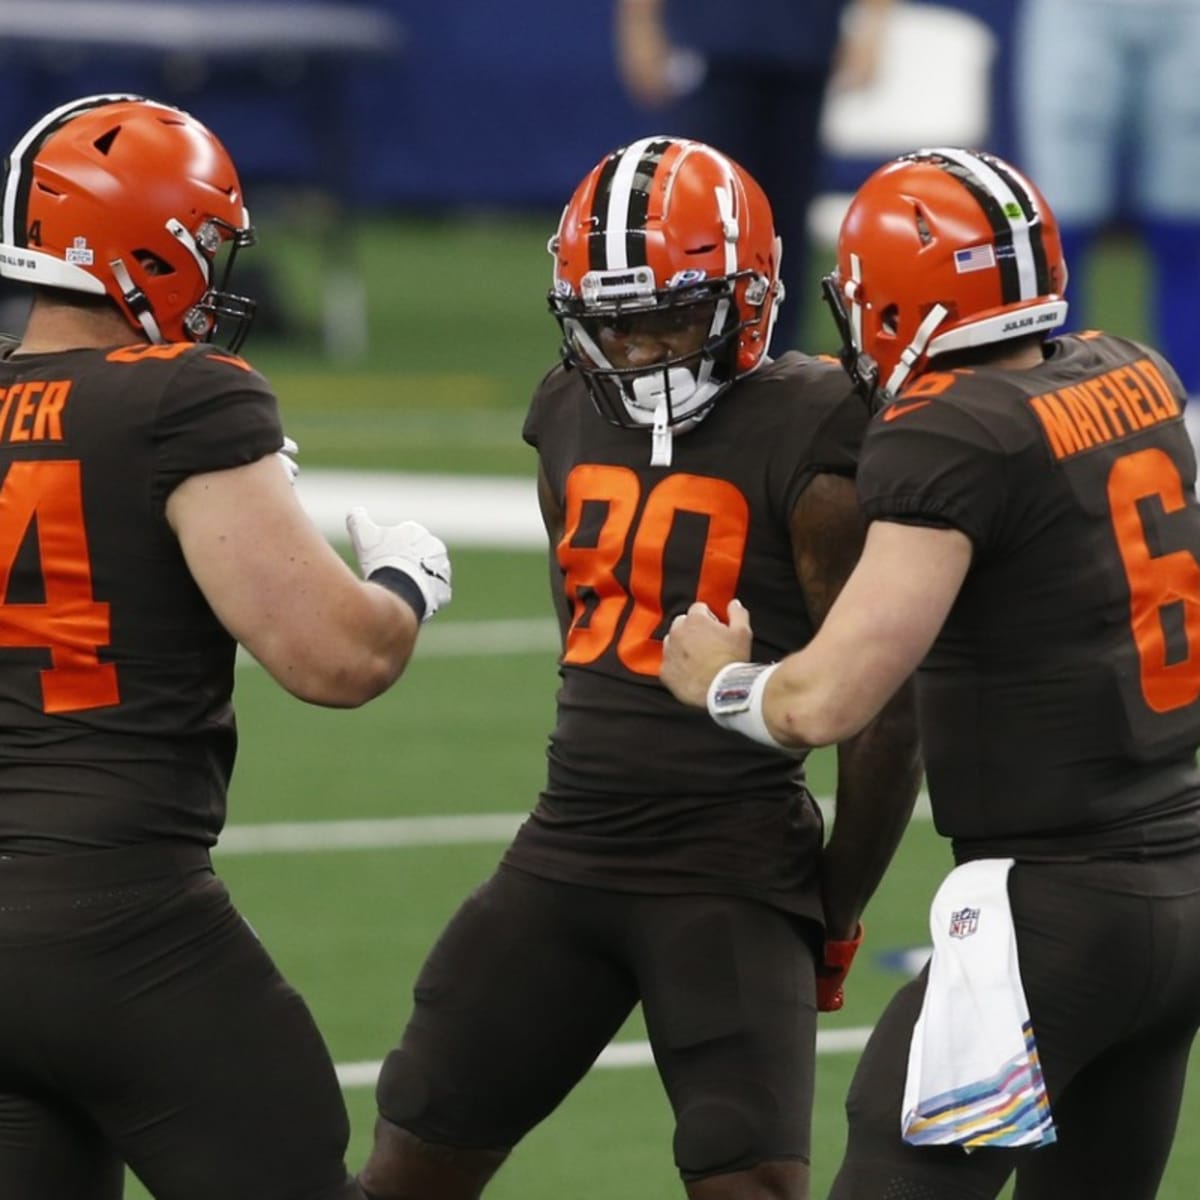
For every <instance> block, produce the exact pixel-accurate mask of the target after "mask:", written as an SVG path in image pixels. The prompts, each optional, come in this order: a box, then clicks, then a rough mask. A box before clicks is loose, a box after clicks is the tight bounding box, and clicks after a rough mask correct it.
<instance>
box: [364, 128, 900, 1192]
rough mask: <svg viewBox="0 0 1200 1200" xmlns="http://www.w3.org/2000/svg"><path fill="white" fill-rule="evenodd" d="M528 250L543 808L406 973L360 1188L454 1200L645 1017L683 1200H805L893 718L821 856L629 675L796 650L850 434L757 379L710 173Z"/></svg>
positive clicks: (683, 161) (805, 399)
mask: <svg viewBox="0 0 1200 1200" xmlns="http://www.w3.org/2000/svg"><path fill="white" fill-rule="evenodd" d="M550 250H551V253H552V255H553V257H554V287H553V290H552V292H551V296H550V304H551V308H552V311H553V313H554V315H555V316H556V317H557V319H558V322H559V324H560V326H561V329H562V332H563V338H564V343H563V344H564V352H563V359H564V360H565V361H562V362H560V363H558V364H557V365H556V366H555V367H554V368H552V369H551V370H550V371H549V372H548V373H547V374H546V376H545V377H544V378H543V379H542V380H541V381H540V383H539V384H538V386H537V388H536V389H535V391H534V395H533V397H532V400H531V402H530V406H529V412H528V415H527V417H526V420H525V426H524V430H523V433H524V437H525V440H526V441H527V442H528V443H529V444H530V445H531V446H533V447H535V448H536V450H537V456H538V499H539V503H540V507H541V511H542V517H543V521H544V524H545V526H546V535H547V544H548V545H547V548H548V550H549V554H550V563H551V571H550V582H551V591H552V596H553V600H554V605H555V610H556V613H557V614H558V617H559V621H560V626H561V629H562V655H561V658H560V663H559V675H560V679H561V687H560V689H559V693H558V698H557V708H556V723H555V727H554V730H553V732H552V734H551V735H550V751H549V755H548V768H547V778H546V783H545V787H544V789H543V791H542V792H541V794H540V796H539V797H538V799H537V803H536V805H535V806H534V810H533V812H532V813H531V815H530V818H529V820H528V821H526V822H525V823H524V824H523V825H522V827H521V829H520V830H519V831H518V833H517V835H516V836H515V838H514V839H513V841H512V843H511V844H510V845H509V846H508V848H507V849H506V851H505V852H504V856H503V858H502V860H501V862H500V863H499V865H498V867H497V869H496V871H495V872H494V873H493V874H492V876H491V877H490V878H489V879H488V880H486V881H485V882H484V883H483V884H482V885H481V886H480V887H479V888H478V889H477V890H476V891H475V892H474V893H473V894H472V895H471V896H470V897H468V898H467V899H466V900H465V901H464V903H463V904H462V905H461V906H460V908H459V910H458V912H457V913H456V914H455V916H454V917H453V918H452V919H451V920H450V922H449V924H448V925H447V927H446V929H445V930H444V932H443V933H442V935H441V936H440V937H439V938H438V941H437V943H436V945H435V946H434V948H433V949H432V951H431V952H430V954H429V956H428V958H427V959H426V961H425V964H424V966H423V967H422V969H421V973H420V975H419V977H418V979H417V982H416V986H415V988H414V993H413V1002H414V1007H413V1012H412V1016H411V1018H410V1019H409V1021H408V1022H407V1024H406V1027H405V1029H404V1032H403V1034H402V1037H401V1041H400V1044H399V1046H398V1047H397V1048H396V1049H394V1050H393V1051H392V1052H391V1053H390V1054H389V1055H388V1056H387V1058H386V1060H385V1062H384V1066H383V1069H382V1071H381V1072H380V1077H379V1084H378V1088H377V1091H376V1096H377V1100H378V1105H379V1120H378V1121H377V1123H376V1129H375V1142H374V1148H373V1150H372V1153H371V1157H370V1159H369V1161H368V1162H367V1164H366V1165H365V1167H364V1169H363V1170H362V1172H361V1174H360V1179H361V1182H362V1184H363V1187H364V1190H365V1191H366V1192H367V1194H368V1195H369V1196H371V1197H373V1198H376V1200H405V1198H408V1197H412V1196H418V1195H419V1196H421V1197H423V1198H424V1200H475V1198H476V1197H478V1196H479V1194H480V1193H481V1192H482V1191H483V1189H484V1187H485V1185H486V1184H487V1182H488V1180H489V1179H490V1178H491V1176H492V1175H493V1174H494V1172H495V1171H496V1169H497V1168H498V1167H499V1165H500V1164H501V1163H502V1162H503V1161H504V1159H505V1157H506V1156H507V1154H508V1153H509V1151H510V1150H511V1149H512V1148H513V1147H514V1146H516V1145H517V1144H518V1143H519V1142H520V1141H521V1139H522V1138H523V1137H524V1136H525V1135H526V1134H527V1133H528V1132H529V1131H530V1130H531V1129H532V1128H533V1127H534V1126H535V1125H537V1124H538V1123H539V1122H540V1121H542V1120H543V1119H544V1118H545V1117H546V1116H547V1115H548V1114H549V1113H550V1112H551V1111H552V1110H553V1109H554V1108H555V1107H556V1106H557V1105H558V1104H559V1103H560V1102H561V1101H562V1100H563V1099H564V1097H566V1095H567V1094H568V1093H569V1092H570V1091H571V1089H572V1088H573V1087H574V1086H575V1085H576V1083H578V1082H579V1080H580V1079H581V1078H582V1077H583V1075H584V1074H585V1073H586V1072H587V1070H588V1069H589V1068H590V1066H591V1064H592V1063H593V1062H594V1061H595V1059H596V1056H597V1055H598V1054H599V1053H600V1052H601V1050H602V1049H603V1048H604V1046H605V1045H606V1044H607V1043H608V1042H609V1040H610V1039H611V1038H612V1037H613V1036H614V1035H615V1034H616V1033H617V1031H618V1030H619V1029H620V1028H621V1026H622V1025H623V1024H624V1022H625V1021H626V1019H627V1018H628V1016H629V1014H630V1012H631V1011H632V1009H633V1007H634V1006H635V1005H636V1004H637V1003H638V1002H639V1001H640V1002H641V1003H642V1006H643V1010H644V1012H645V1016H646V1028H647V1034H648V1036H649V1039H650V1043H651V1045H652V1046H653V1048H654V1059H655V1065H656V1067H657V1069H658V1072H659V1075H660V1077H661V1079H662V1081H663V1085H664V1087H665V1089H666V1091H667V1094H668V1095H669V1097H670V1100H671V1105H672V1108H673V1111H674V1114H675V1132H674V1138H673V1143H672V1148H673V1151H674V1158H675V1164H676V1167H677V1169H678V1171H679V1174H680V1178H681V1181H682V1188H683V1189H684V1190H685V1191H686V1193H687V1195H688V1196H690V1197H692V1198H693V1200H743V1198H744V1197H748V1196H753V1197H756V1198H758V1200H807V1197H808V1195H809V1160H810V1156H811V1154H812V1152H813V1147H812V1144H811V1136H812V1131H811V1115H812V1096H813V1081H814V1071H815V1066H816V1053H815V1040H816V1028H817V1012H818V1011H819V1010H820V1011H832V1010H834V1009H836V1008H839V1007H840V1006H841V1003H842V986H841V985H842V980H843V978H844V977H845V973H846V969H847V968H848V966H849V963H850V959H851V957H852V956H853V954H854V952H855V949H856V947H857V945H858V942H859V940H860V937H859V935H860V930H861V927H860V924H859V916H860V914H861V912H862V910H863V907H864V906H865V904H866V903H867V900H868V899H869V897H870V895H871V893H872V892H873V890H874V888H875V885H876V883H877V882H878V880H879V877H880V875H882V873H883V869H884V867H885V865H886V863H887V860H888V858H889V857H890V855H891V853H892V851H893V850H894V849H895V846H896V844H897V842H898V840H899V836H900V833H901V831H902V829H903V826H904V818H905V817H906V816H907V813H908V811H909V808H911V805H912V803H913V801H914V800H915V797H916V792H917V787H918V783H919V775H920V771H919V765H918V759H919V753H918V751H917V747H916V741H915V737H914V732H913V727H914V721H913V709H912V704H911V697H908V696H901V697H900V698H898V699H897V701H896V702H895V703H894V704H893V705H892V706H890V708H889V709H888V711H887V712H886V713H884V714H883V715H882V716H881V717H880V718H879V719H878V720H877V721H875V722H873V723H872V725H871V728H870V729H869V730H867V731H866V732H865V733H864V735H863V736H862V737H859V738H855V739H853V740H850V741H848V742H847V743H846V744H845V745H843V746H839V748H838V767H837V771H838V782H837V814H836V816H835V819H834V823H833V828H832V831H831V833H830V836H829V838H828V840H826V839H825V838H824V833H823V827H822V820H821V816H820V813H819V811H818V809H817V807H816V805H815V804H814V803H813V800H812V797H811V795H810V794H809V793H808V791H807V790H806V788H805V785H804V782H803V774H802V772H801V770H800V768H799V764H798V763H797V762H796V761H795V760H794V759H792V758H790V757H788V756H785V755H781V754H779V753H778V752H777V750H775V749H772V748H766V747H762V746H754V745H752V744H751V743H749V742H747V741H745V740H744V739H741V738H726V739H724V741H723V742H717V741H715V740H714V739H713V737H712V727H711V724H710V722H709V720H708V718H707V717H706V716H705V714H703V713H694V712H689V711H687V710H686V709H683V708H681V707H680V705H678V704H677V703H675V701H674V700H673V699H672V697H671V696H670V695H669V694H668V693H667V692H666V691H665V690H664V689H663V688H662V687H660V686H659V684H658V680H657V674H658V668H659V663H660V661H661V656H662V645H663V642H662V639H663V634H664V632H665V631H666V628H667V626H668V624H669V622H670V620H671V618H672V617H673V616H674V615H675V614H678V613H682V612H684V611H685V610H686V609H687V607H688V605H689V604H690V603H691V602H692V601H693V600H700V601H703V602H704V603H706V604H708V605H709V606H710V607H712V608H714V609H719V610H721V611H724V609H725V607H726V606H727V605H728V603H729V602H730V600H731V599H732V598H733V597H734V596H735V595H737V596H741V597H743V598H744V599H745V600H746V602H747V603H750V604H753V605H755V607H756V609H757V611H758V613H759V614H760V619H759V626H758V629H757V634H758V638H759V642H758V644H759V646H760V647H761V652H762V653H763V654H764V655H779V654H781V653H786V652H787V650H788V649H790V648H793V647H795V646H798V645H802V644H803V643H804V642H806V641H807V640H808V639H809V638H810V637H811V636H812V633H813V630H814V628H815V627H816V626H817V625H818V624H819V623H820V621H821V620H822V617H823V615H824V612H825V611H826V609H827V608H828V606H829V604H830V603H831V602H832V599H833V597H834V596H835V595H836V594H837V591H838V588H839V587H840V586H841V583H842V581H843V580H844V579H845V578H846V576H847V575H848V573H849V571H850V570H851V568H852V566H853V563H854V561H855V558H856V557H857V554H858V551H859V549H860V546H861V538H862V533H863V521H862V515H861V513H860V511H859V508H858V504H857V502H856V500H855V494H854V481H853V475H854V470H855V463H856V458H857V452H858V447H859V443H860V440H861V438H862V435H863V432H864V430H865V428H866V424H867V411H866V406H865V405H864V404H863V403H862V401H861V398H860V397H859V396H858V395H857V394H856V393H855V391H854V389H853V387H852V386H851V384H850V382H849V380H848V379H847V378H846V374H845V372H844V371H843V370H842V369H841V367H840V365H839V364H838V362H837V361H836V360H835V359H832V358H817V357H812V356H809V355H804V354H800V353H799V352H796V351H789V352H787V353H785V354H783V355H781V356H780V357H779V358H778V359H773V358H771V357H770V355H769V354H768V351H767V341H768V338H769V336H770V330H771V322H772V321H773V320H774V316H775V312H776V311H777V309H778V304H779V301H780V299H781V293H780V289H779V286H778V281H777V272H778V268H779V243H778V240H777V239H776V236H775V231H774V222H773V221H772V217H771V211H770V208H769V207H768V205H767V202H766V201H765V199H764V198H763V195H762V192H761V191H760V189H759V187H758V185H757V184H756V183H755V182H754V180H753V179H752V178H751V177H750V176H749V175H748V174H747V173H746V172H745V171H744V170H743V169H742V168H741V167H739V166H737V165H736V164H735V163H734V162H732V161H731V160H730V159H729V158H728V157H727V156H726V155H724V154H722V153H721V152H720V151H719V150H717V149H715V148H713V147H712V146H708V145H704V144H701V143H699V142H695V141H689V140H686V139H683V138H673V137H649V138H643V139H640V140H639V141H636V142H633V143H632V144H630V145H629V146H625V147H622V148H620V149H618V150H615V151H614V152H613V153H611V154H608V155H605V157H604V158H603V159H602V160H601V161H600V162H599V163H598V164H597V165H596V166H595V167H593V168H592V169H591V170H590V171H589V172H588V173H587V174H586V176H585V177H584V179H583V182H582V183H581V184H580V186H579V187H578V188H577V189H576V190H575V193H574V196H573V197H572V199H571V201H570V203H569V204H568V205H567V208H566V211H565V213H564V214H563V217H562V220H561V222H560V224H559V227H558V232H557V233H556V234H555V236H554V237H553V238H552V239H551V242H550ZM882 793H887V796H886V798H885V797H884V796H883V795H882ZM885 811H887V812H890V813H892V814H899V815H898V816H895V815H893V817H892V818H891V819H880V815H879V814H880V813H881V812H885ZM615 1153H617V1154H619V1147H618V1148H617V1150H616V1151H615ZM581 1169H586V1167H583V1168H581ZM626 1190H627V1191H629V1192H631V1193H636V1192H638V1191H639V1190H642V1189H639V1187H638V1183H637V1180H636V1179H632V1178H631V1179H630V1180H629V1183H628V1187H627V1188H626Z"/></svg>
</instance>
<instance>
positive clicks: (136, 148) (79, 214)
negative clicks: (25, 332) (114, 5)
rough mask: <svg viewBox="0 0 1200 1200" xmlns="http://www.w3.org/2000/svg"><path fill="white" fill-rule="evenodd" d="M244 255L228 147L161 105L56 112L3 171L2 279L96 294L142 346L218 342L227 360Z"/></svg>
mask: <svg viewBox="0 0 1200 1200" xmlns="http://www.w3.org/2000/svg"><path fill="white" fill-rule="evenodd" d="M253 243H254V230H253V228H252V227H251V225H250V219H249V215H248V213H247V212H246V208H245V205H244V203H243V200H242V188H241V184H240V183H239V181H238V176H237V171H236V170H235V168H234V165H233V162H232V160H231V159H230V157H229V155H228V153H226V151H225V148H224V147H223V146H222V145H221V143H220V142H219V141H218V140H217V139H216V137H214V136H213V134H212V133H211V132H209V130H208V129H206V128H205V127H204V126H203V125H201V124H200V122H199V121H197V120H196V119H195V118H194V117H191V116H189V115H188V114H187V113H185V112H181V111H180V110H179V109H177V108H171V107H169V106H168V105H165V104H158V103H156V102H154V101H151V100H145V99H142V98H141V97H138V96H125V95H107V96H88V97H85V98H84V99H81V100H75V101H72V102H71V103H69V104H64V105H62V106H61V107H59V108H56V109H54V110H53V111H52V112H49V113H47V114H46V115H45V116H44V117H42V119H41V120H40V121H38V122H37V123H36V124H34V125H33V126H32V128H30V129H29V130H28V131H27V132H26V133H25V134H24V135H22V137H21V138H20V140H19V141H18V142H17V144H16V145H15V146H14V147H13V149H12V151H11V153H10V154H9V156H8V159H7V162H6V164H5V175H4V185H3V225H2V227H0V275H3V276H4V277H5V278H8V279H16V280H20V281H22V282H24V283H29V284H33V285H34V286H37V287H47V288H61V289H65V290H67V291H73V292H82V293H87V294H89V295H93V296H104V295H107V296H108V297H109V298H110V299H111V300H112V301H113V302H114V303H115V304H116V306H117V308H118V309H119V310H120V311H121V313H122V314H123V315H124V317H125V319H126V320H127V321H128V322H129V324H130V325H131V326H132V327H133V328H134V329H135V330H136V331H137V332H138V333H139V334H141V335H143V336H144V337H146V338H147V339H149V340H150V341H151V342H178V341H193V342H204V341H212V340H214V339H215V338H216V336H217V334H218V332H219V333H220V338H221V341H222V342H223V343H224V344H225V345H227V346H228V347H229V348H230V349H237V347H238V346H239V345H240V344H241V342H242V340H243V339H244V337H245V335H246V332H247V331H248V329H249V326H250V321H251V319H252V318H253V314H254V308H255V305H254V302H253V301H252V300H247V299H246V298H245V297H242V296H234V295H231V294H230V293H229V292H228V291H226V290H225V289H226V286H227V283H228V279H229V272H230V269H231V268H232V265H233V259H234V258H235V256H236V252H237V250H238V249H240V248H241V247H243V246H249V245H253ZM222 258H223V259H224V262H223V267H222V266H220V265H219V263H220V260H221V259H222ZM218 275H219V276H220V278H219V280H218V278H217V276H218Z"/></svg>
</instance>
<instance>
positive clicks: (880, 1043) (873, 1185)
mask: <svg viewBox="0 0 1200 1200" xmlns="http://www.w3.org/2000/svg"><path fill="white" fill-rule="evenodd" d="M926 975H927V971H923V972H922V973H921V975H920V976H919V977H918V978H917V979H914V980H912V982H910V983H908V984H906V985H905V986H904V987H902V988H901V989H900V990H899V991H898V992H897V993H896V994H895V996H893V997H892V999H891V1001H890V1002H889V1004H888V1006H887V1007H886V1008H885V1009H884V1011H883V1015H882V1016H881V1017H880V1019H879V1021H878V1022H877V1023H876V1025H875V1028H874V1030H873V1031H872V1033H871V1036H870V1038H869V1039H868V1041H867V1045H866V1047H865V1049H864V1050H863V1053H862V1057H861V1058H860V1059H859V1061H858V1066H857V1067H856V1069H855V1072H854V1077H853V1079H852V1080H851V1082H850V1090H849V1092H848V1093H847V1096H846V1117H847V1122H848V1130H847V1137H846V1152H845V1156H844V1158H843V1160H842V1165H841V1167H840V1169H839V1171H838V1174H837V1177H836V1179H835V1180H834V1184H833V1189H832V1190H831V1191H830V1193H829V1196H830V1200H874V1198H875V1197H878V1196H912V1197H914V1198H916V1197H919V1198H920V1200H990V1198H991V1197H994V1196H996V1195H997V1194H998V1193H999V1191H1000V1189H1001V1188H1002V1187H1003V1185H1004V1181H1005V1180H1006V1179H1007V1178H1008V1176H1009V1175H1010V1174H1011V1172H1012V1169H1013V1163H1014V1155H1013V1153H1012V1152H1010V1151H1005V1150H994V1149H988V1150H987V1151H981V1152H979V1153H976V1154H971V1155H966V1154H964V1153H963V1152H962V1150H961V1149H959V1148H958V1147H957V1146H920V1147H917V1146H910V1145H908V1143H907V1142H905V1141H904V1140H903V1138H902V1137H901V1136H900V1114H901V1109H902V1107H903V1102H904V1081H905V1077H906V1075H907V1072H908V1050H909V1044H910V1043H911V1041H912V1031H913V1026H914V1025H915V1024H916V1020H917V1016H918V1014H919V1013H920V1011H921V1005H922V1003H923V1001H924V998H925V980H926Z"/></svg>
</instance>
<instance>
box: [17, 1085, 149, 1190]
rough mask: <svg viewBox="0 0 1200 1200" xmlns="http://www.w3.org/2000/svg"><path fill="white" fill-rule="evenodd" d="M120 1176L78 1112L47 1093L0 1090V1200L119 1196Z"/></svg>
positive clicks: (120, 1167) (116, 1162)
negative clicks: (40, 1095) (30, 1093)
mask: <svg viewBox="0 0 1200 1200" xmlns="http://www.w3.org/2000/svg"><path fill="white" fill-rule="evenodd" d="M124 1175H125V1168H124V1164H123V1163H122V1162H121V1159H120V1156H119V1155H118V1154H116V1152H115V1151H114V1150H113V1149H112V1148H111V1147H110V1146H109V1145H108V1144H107V1143H106V1142H105V1140H104V1138H103V1136H102V1135H101V1134H100V1131H99V1130H98V1129H97V1128H96V1127H95V1125H94V1124H92V1122H91V1121H90V1120H89V1119H88V1118H87V1117H86V1116H85V1115H84V1114H82V1113H80V1112H79V1111H77V1110H75V1109H74V1108H72V1107H70V1106H68V1105H66V1104H59V1103H56V1102H55V1101H53V1100H51V1099H50V1098H49V1097H35V1096H30V1095H23V1094H20V1093H16V1092H0V1196H3V1197H4V1200H46V1198H47V1197H54V1200H121V1192H122V1184H123V1181H124Z"/></svg>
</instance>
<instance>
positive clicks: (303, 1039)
mask: <svg viewBox="0 0 1200 1200" xmlns="http://www.w3.org/2000/svg"><path fill="white" fill-rule="evenodd" d="M137 932H138V936H137V937H136V938H135V939H134V944H135V945H136V951H135V953H133V954H132V956H130V957H128V958H127V959H126V961H125V962H124V964H123V965H124V969H125V970H126V972H127V974H125V975H124V977H119V978H116V979H115V980H114V988H115V989H117V990H119V991H121V992H122V993H123V995H122V999H121V1002H120V1003H119V1004H118V1005H114V1006H113V1009H112V1011H110V1012H109V1013H107V1014H106V1016H105V1018H104V1022H103V1029H102V1033H103V1034H104V1037H105V1039H106V1041H107V1043H108V1052H107V1062H106V1065H105V1069H104V1071H103V1072H96V1073H94V1076H93V1078H92V1081H91V1082H90V1083H89V1084H88V1085H87V1089H88V1096H89V1101H90V1103H89V1107H90V1109H91V1111H92V1113H93V1115H94V1117H95V1119H96V1120H97V1121H98V1122H99V1123H101V1124H102V1125H103V1127H104V1128H105V1130H106V1132H107V1133H108V1135H109V1137H110V1139H111V1140H112V1141H113V1142H114V1143H115V1144H116V1145H117V1146H118V1148H119V1149H120V1151H121V1153H122V1154H123V1155H124V1157H125V1158H126V1160H127V1161H128V1163H129V1165H130V1167H131V1168H132V1169H133V1170H134V1171H135V1173H136V1174H137V1175H138V1176H139V1177H140V1178H141V1179H142V1180H143V1181H144V1182H145V1183H146V1185H147V1187H148V1188H149V1189H150V1190H151V1192H153V1194H154V1195H155V1196H156V1197H157V1198H158V1200H211V1198H212V1197H214V1196H220V1197H222V1200H270V1198H275V1197H278V1198H279V1200H285V1198H286V1200H333V1198H334V1197H340V1196H342V1195H345V1194H349V1193H348V1192H347V1188H348V1187H349V1179H348V1176H347V1171H346V1166H345V1149H346V1144H347V1141H348V1140H349V1122H348V1118H347V1115H346V1109H345V1104H344V1102H343V1099H342V1095H341V1090H340V1088H339V1085H338V1082H337V1076H336V1074H335V1072H334V1068H333V1063H332V1061H331V1059H330V1057H329V1053H328V1050H327V1049H326V1047H325V1044H324V1041H323V1040H322V1038H321V1035H320V1033H319V1032H318V1030H317V1028H316V1025H315V1023H314V1022H313V1019H312V1016H311V1014H310V1013H309V1011H308V1008H307V1006H306V1005H305V1003H304V1001H303V1000H302V998H301V997H300V996H299V995H298V993H297V992H296V991H295V990H294V989H293V988H292V987H291V986H290V985H289V984H288V983H287V982H286V981H285V980H284V979H283V977H282V976H281V975H280V973H279V971H278V970H277V969H276V967H275V965H274V963H273V962H272V960H271V958H270V957H269V955H268V954H267V952H266V951H265V950H264V948H263V947H262V945H261V944H260V942H259V940H258V938H257V937H256V936H255V934H254V933H253V931H252V930H251V929H250V927H249V926H248V925H247V924H246V922H245V921H244V920H243V919H242V917H241V916H240V915H239V914H238V913H237V911H236V910H235V909H234V907H233V905H232V903H231V902H230V900H229V896H228V893H227V892H226V890H225V888H224V886H223V885H222V884H221V882H220V881H219V880H217V879H216V878H215V877H213V876H199V877H194V878H193V879H192V880H191V881H190V882H189V883H188V885H187V886H186V887H184V888H183V889H181V890H180V891H179V892H177V893H176V894H174V895H172V896H170V897H168V898H166V899H165V900H163V901H162V902H161V903H159V904H157V905H156V906H155V907H154V909H153V911H151V912H147V913H146V914H144V915H143V917H142V919H141V928H140V929H139V930H138V931H137Z"/></svg>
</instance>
